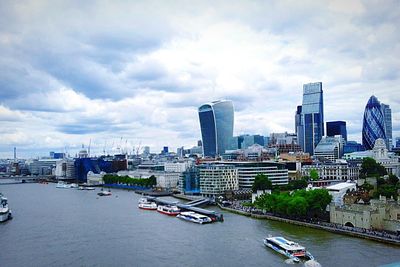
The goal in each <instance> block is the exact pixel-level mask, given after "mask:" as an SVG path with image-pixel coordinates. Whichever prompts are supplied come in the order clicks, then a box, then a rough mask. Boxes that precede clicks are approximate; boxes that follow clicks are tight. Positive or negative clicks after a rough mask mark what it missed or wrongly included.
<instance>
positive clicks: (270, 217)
mask: <svg viewBox="0 0 400 267" xmlns="http://www.w3.org/2000/svg"><path fill="white" fill-rule="evenodd" d="M218 207H219V208H220V209H222V210H226V211H229V212H233V213H236V214H240V215H244V216H248V217H252V218H256V219H267V220H274V221H279V222H284V223H289V224H294V225H299V226H304V227H311V228H314V229H320V230H325V231H329V232H332V233H337V234H343V235H348V236H353V237H359V238H364V239H369V240H374V241H378V242H383V243H386V244H391V245H396V246H400V239H393V238H387V237H384V236H378V235H372V234H368V233H364V232H357V231H352V230H350V229H345V228H343V227H340V228H339V226H336V227H335V225H333V224H328V223H321V222H318V223H309V222H303V221H296V220H291V219H287V218H282V217H277V216H273V215H268V214H255V213H251V212H248V211H244V210H237V209H233V208H229V207H224V206H222V205H219V204H218Z"/></svg>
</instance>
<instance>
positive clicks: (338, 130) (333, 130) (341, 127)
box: [326, 121, 347, 142]
mask: <svg viewBox="0 0 400 267" xmlns="http://www.w3.org/2000/svg"><path fill="white" fill-rule="evenodd" d="M326 135H327V136H335V135H341V136H342V137H343V139H344V140H345V141H346V142H347V130H346V122H345V121H328V122H327V123H326Z"/></svg>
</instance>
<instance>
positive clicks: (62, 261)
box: [0, 184, 400, 267]
mask: <svg viewBox="0 0 400 267" xmlns="http://www.w3.org/2000/svg"><path fill="white" fill-rule="evenodd" d="M0 192H2V193H3V194H4V195H5V196H6V197H7V198H8V200H9V205H10V208H11V209H12V211H13V215H14V219H13V220H11V221H8V222H6V223H2V224H0V266H229V267H233V266H257V267H260V266H272V267H275V266H289V263H287V262H286V261H285V258H283V257H282V256H281V255H279V254H277V253H275V252H273V251H272V250H270V249H268V248H265V247H264V245H263V243H262V239H263V237H265V236H267V235H268V234H271V235H282V236H284V237H286V238H288V239H291V240H294V241H296V242H299V243H300V244H301V245H304V246H305V247H307V248H308V250H309V251H310V252H311V253H312V254H313V255H314V257H315V258H316V260H317V261H318V262H319V263H320V264H321V266H340V267H346V266H379V265H383V264H389V263H394V262H400V249H399V248H398V247H395V246H391V245H386V244H382V243H378V242H374V241H368V240H364V239H359V238H353V237H347V236H343V235H339V234H334V233H329V232H325V231H322V230H316V229H309V228H306V227H300V226H294V225H290V224H286V223H280V222H274V221H268V220H257V219H252V218H249V217H245V216H241V215H236V214H233V213H229V212H223V211H220V212H222V213H223V214H224V219H225V221H224V222H223V223H221V222H218V223H213V224H207V225H198V224H193V223H190V222H186V221H182V220H179V219H177V218H173V217H169V216H166V215H162V214H159V213H157V212H155V211H145V210H139V209H138V208H137V201H138V199H139V198H140V196H139V195H137V194H135V193H133V192H129V191H123V190H112V192H113V195H112V196H111V197H98V196H97V193H98V192H99V189H96V191H80V190H75V189H57V188H56V185H55V184H47V185H44V184H16V185H1V184H0ZM214 209H218V208H215V207H214ZM302 265H303V264H297V266H302Z"/></svg>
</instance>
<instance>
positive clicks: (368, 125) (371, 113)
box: [362, 96, 386, 150]
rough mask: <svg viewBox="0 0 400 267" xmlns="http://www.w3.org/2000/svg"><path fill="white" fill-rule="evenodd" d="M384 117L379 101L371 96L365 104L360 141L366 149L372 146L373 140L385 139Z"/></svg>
mask: <svg viewBox="0 0 400 267" xmlns="http://www.w3.org/2000/svg"><path fill="white" fill-rule="evenodd" d="M385 130H386V129H385V117H384V115H383V110H382V107H381V103H380V102H379V100H378V99H377V98H376V97H375V96H371V97H370V98H369V100H368V103H367V105H366V106H365V111H364V120H363V128H362V143H363V145H364V147H365V149H367V150H371V149H372V148H373V147H374V144H375V140H376V139H378V138H383V139H385V140H386V131H385Z"/></svg>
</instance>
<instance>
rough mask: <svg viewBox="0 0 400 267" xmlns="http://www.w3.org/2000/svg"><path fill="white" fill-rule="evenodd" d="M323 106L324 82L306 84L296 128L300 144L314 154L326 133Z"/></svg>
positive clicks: (305, 150)
mask: <svg viewBox="0 0 400 267" xmlns="http://www.w3.org/2000/svg"><path fill="white" fill-rule="evenodd" d="M323 106H324V102H323V91H322V83H321V82H317V83H309V84H304V85H303V104H302V106H301V119H300V123H298V125H296V129H297V139H298V142H299V145H300V146H301V148H302V149H303V151H304V152H307V153H310V154H311V155H313V154H314V148H315V147H316V146H317V144H318V143H319V141H320V140H321V138H322V136H323V135H324V109H323ZM296 115H297V114H296Z"/></svg>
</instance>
